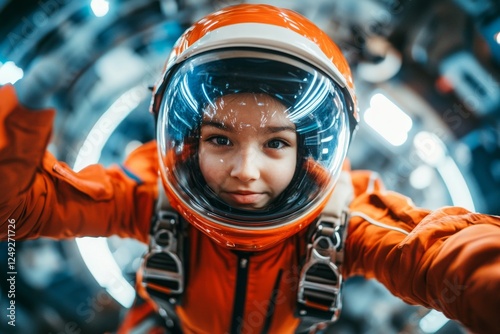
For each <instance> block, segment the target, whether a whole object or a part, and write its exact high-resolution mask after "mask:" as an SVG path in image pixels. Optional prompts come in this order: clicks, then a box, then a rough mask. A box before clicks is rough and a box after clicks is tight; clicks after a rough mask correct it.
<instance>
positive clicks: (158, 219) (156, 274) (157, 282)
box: [140, 178, 186, 333]
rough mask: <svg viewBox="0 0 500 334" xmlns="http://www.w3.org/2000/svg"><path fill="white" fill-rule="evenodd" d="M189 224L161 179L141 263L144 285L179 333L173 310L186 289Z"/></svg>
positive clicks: (177, 321) (168, 324)
mask: <svg viewBox="0 0 500 334" xmlns="http://www.w3.org/2000/svg"><path fill="white" fill-rule="evenodd" d="M185 225H186V224H185V223H184V222H183V220H182V219H180V217H179V215H178V214H177V212H175V211H174V210H173V208H172V207H171V205H170V202H169V201H168V199H167V196H166V194H165V190H164V189H163V184H162V183H161V178H160V179H159V184H158V200H157V204H156V211H155V215H154V216H153V218H152V222H151V230H150V242H149V250H148V253H147V254H146V255H145V256H144V258H143V260H142V263H141V268H140V271H141V274H142V282H141V284H142V287H143V288H144V289H145V290H146V291H147V293H148V294H149V296H150V297H151V299H153V301H154V302H156V304H157V305H158V306H159V313H160V315H162V316H163V317H164V318H165V320H166V321H165V322H166V324H167V327H169V328H170V329H171V330H175V331H174V333H177V332H180V325H179V320H178V318H177V315H176V313H175V311H174V308H175V305H176V304H178V303H179V302H180V300H181V297H182V293H183V292H184V281H185V280H184V279H185V273H184V262H183V254H184V253H183V252H184V242H185V233H186V226H185Z"/></svg>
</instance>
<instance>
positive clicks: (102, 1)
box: [90, 0, 109, 17]
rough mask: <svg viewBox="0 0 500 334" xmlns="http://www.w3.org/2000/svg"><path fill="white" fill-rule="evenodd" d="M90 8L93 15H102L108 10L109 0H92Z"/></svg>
mask: <svg viewBox="0 0 500 334" xmlns="http://www.w3.org/2000/svg"><path fill="white" fill-rule="evenodd" d="M90 8H91V9H92V12H94V15H95V16H97V17H102V16H104V15H106V14H107V13H108V12H109V2H108V1H106V0H92V2H90Z"/></svg>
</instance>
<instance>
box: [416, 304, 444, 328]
mask: <svg viewBox="0 0 500 334" xmlns="http://www.w3.org/2000/svg"><path fill="white" fill-rule="evenodd" d="M447 322H448V318H446V317H445V316H444V314H442V313H441V312H438V311H436V310H432V311H430V312H429V313H428V314H427V315H426V316H425V317H423V318H422V319H420V322H419V326H420V329H421V330H422V331H423V332H424V333H436V332H437V331H438V330H439V329H441V328H442V327H443V326H444V325H446V323H447Z"/></svg>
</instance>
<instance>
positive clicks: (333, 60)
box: [151, 4, 358, 251]
mask: <svg viewBox="0 0 500 334" xmlns="http://www.w3.org/2000/svg"><path fill="white" fill-rule="evenodd" d="M239 94H240V95H239ZM249 94H250V95H252V94H253V95H254V96H260V97H262V96H264V95H265V96H268V97H270V98H271V99H272V100H273V101H275V103H273V104H274V105H280V106H282V110H281V111H283V112H284V114H285V117H286V118H287V120H288V121H289V122H290V123H291V124H293V127H294V130H295V135H296V140H297V148H296V153H295V154H296V159H294V166H293V169H294V172H293V176H292V177H291V178H290V181H289V183H288V185H287V186H286V187H285V188H284V190H283V191H282V192H281V193H280V194H279V196H276V197H275V198H273V200H272V201H271V202H270V203H269V204H268V205H266V206H265V207H262V208H260V209H258V210H248V209H245V208H241V207H237V206H234V205H232V204H231V203H228V202H227V201H225V200H224V199H223V198H221V197H220V196H218V194H217V193H216V191H214V189H212V188H213V187H210V185H209V183H208V182H207V177H206V175H204V174H203V172H202V170H201V168H200V161H199V159H200V156H199V155H200V149H199V148H200V141H201V140H203V138H202V136H201V128H202V124H203V123H204V122H206V119H207V117H208V116H210V117H213V116H214V115H217V112H219V111H218V110H220V109H221V108H217V106H218V105H220V104H221V101H224V98H225V97H231V98H237V97H238V96H247V97H248V95H249ZM250 109H251V108H250ZM255 109H256V110H255V111H251V110H250V111H248V112H249V113H251V112H261V111H258V110H257V109H259V108H255ZM260 109H261V108H260ZM151 110H152V112H153V113H154V114H155V116H156V119H157V142H158V153H159V159H160V164H159V165H160V175H161V180H162V184H163V186H164V189H165V193H166V195H167V198H168V200H169V202H170V204H171V206H172V207H173V208H174V209H175V210H176V211H177V212H179V213H180V214H181V215H182V216H183V217H184V219H185V220H187V221H188V222H189V223H190V224H192V225H194V226H195V227H196V228H198V229H199V230H200V231H202V232H203V233H205V234H206V235H207V236H209V237H210V238H212V239H213V240H214V241H215V242H217V243H218V244H220V245H223V246H225V247H228V248H231V249H235V250H252V251H258V250H263V249H266V248H269V247H271V246H272V245H274V244H276V243H278V242H280V241H282V240H284V239H286V238H288V237H289V236H291V235H293V234H295V233H297V232H299V231H300V230H302V229H304V228H305V227H307V226H308V225H309V224H310V223H311V222H312V221H314V220H315V219H316V218H317V216H318V215H319V214H320V213H321V211H322V209H323V208H324V206H325V205H326V203H327V201H328V199H329V197H330V195H331V193H332V191H333V189H334V187H335V183H336V181H337V179H338V177H339V175H340V171H341V169H342V165H343V162H344V160H345V158H346V154H347V149H348V146H349V143H350V141H351V139H352V136H353V133H354V132H355V129H356V127H357V123H358V113H357V106H356V98H355V95H354V85H353V80H352V75H351V72H350V68H349V65H348V63H347V61H346V59H345V58H344V56H343V55H342V53H341V51H340V49H339V48H338V46H337V45H336V44H335V43H334V42H333V41H332V39H331V38H330V37H329V36H328V35H327V34H326V33H325V32H323V31H322V30H320V29H319V28H318V27H317V26H316V25H314V24H313V23H312V22H311V21H309V20H308V19H307V18H305V17H304V16H302V15H300V14H298V13H297V12H295V11H292V10H289V9H283V8H277V7H274V6H271V5H264V4H260V5H254V4H240V5H234V6H230V7H226V8H224V9H222V10H219V11H217V12H214V13H211V14H209V15H207V16H205V17H204V18H202V19H200V20H199V21H197V22H196V23H194V24H193V25H192V26H191V27H190V28H189V29H188V30H187V31H186V32H185V33H184V34H183V35H182V36H181V37H180V38H179V39H178V41H177V42H176V44H175V45H174V48H173V50H172V52H171V54H170V57H169V59H168V61H167V63H166V65H165V70H164V73H163V75H162V77H161V79H160V80H159V81H158V82H157V84H156V85H155V89H154V96H153V100H152V104H151ZM232 121H233V122H234V121H235V120H232ZM226 122H231V121H230V120H228V119H227V117H226ZM219 123H223V122H222V121H219ZM218 126H219V127H221V126H225V125H220V124H219V125H218ZM234 129H238V127H237V126H234V127H233V130H234ZM234 131H236V130H234ZM221 161H222V160H221ZM221 166H222V165H221ZM267 168H273V166H272V165H270V166H268V167H267ZM231 177H232V176H231V175H229V174H228V175H227V178H231Z"/></svg>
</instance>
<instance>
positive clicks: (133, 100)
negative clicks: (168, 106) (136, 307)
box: [73, 86, 149, 308]
mask: <svg viewBox="0 0 500 334" xmlns="http://www.w3.org/2000/svg"><path fill="white" fill-rule="evenodd" d="M147 96H149V91H148V90H147V89H146V88H144V87H142V86H136V87H134V88H132V89H130V90H129V91H127V92H125V93H124V94H123V95H122V96H120V97H119V98H118V99H117V100H116V101H115V102H114V103H113V104H112V105H111V106H110V107H109V109H108V110H106V112H104V114H103V115H102V116H101V117H100V118H99V120H98V121H97V122H96V123H95V125H94V127H93V128H92V130H90V132H89V134H88V135H87V138H86V139H85V141H84V143H83V145H82V147H81V148H80V151H79V152H78V156H77V157H76V161H75V164H74V166H73V169H74V170H76V171H78V170H80V169H82V168H84V167H85V166H87V165H89V164H94V163H97V162H98V161H99V158H100V156H101V151H102V149H103V147H104V145H105V144H106V142H107V141H108V139H109V137H110V136H111V134H112V133H113V131H115V129H116V128H117V127H118V125H119V124H120V123H121V122H122V121H123V120H124V119H125V117H127V116H128V115H129V114H130V113H131V112H132V111H133V110H134V109H135V108H136V107H137V106H138V105H139V103H140V102H141V101H142V99H144V98H146V97H147ZM76 244H77V246H78V249H79V250H80V254H81V256H82V259H83V261H84V262H85V264H86V265H87V267H88V269H89V271H90V273H91V274H92V275H93V276H94V278H95V279H96V281H97V283H99V285H101V286H102V287H103V288H105V289H106V291H108V293H109V294H110V295H111V296H112V297H113V298H114V299H115V300H116V301H118V302H119V303H120V304H122V305H123V306H124V307H127V308H129V307H130V306H132V303H133V301H134V299H135V289H134V288H133V286H132V285H130V284H129V283H128V282H127V281H126V280H125V278H124V277H123V275H122V272H121V270H120V268H119V266H118V264H117V263H116V261H115V259H114V258H113V254H111V251H110V250H109V247H108V245H107V242H106V238H78V239H76Z"/></svg>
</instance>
